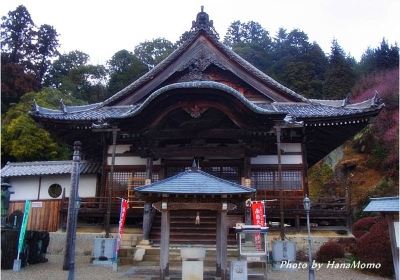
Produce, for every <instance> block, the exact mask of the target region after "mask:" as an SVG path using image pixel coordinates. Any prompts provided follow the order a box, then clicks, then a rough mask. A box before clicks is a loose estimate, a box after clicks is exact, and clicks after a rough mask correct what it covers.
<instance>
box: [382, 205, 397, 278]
mask: <svg viewBox="0 0 400 280" xmlns="http://www.w3.org/2000/svg"><path fill="white" fill-rule="evenodd" d="M384 217H385V219H386V222H387V224H388V227H389V237H390V246H391V247H392V259H393V265H394V275H395V279H396V280H399V250H398V248H397V245H396V235H395V229H394V223H393V214H392V213H388V214H384Z"/></svg>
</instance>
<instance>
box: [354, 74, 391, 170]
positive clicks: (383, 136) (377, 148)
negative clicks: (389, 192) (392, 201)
mask: <svg viewBox="0 0 400 280" xmlns="http://www.w3.org/2000/svg"><path fill="white" fill-rule="evenodd" d="M375 93H377V94H378V98H380V99H382V101H383V102H384V103H385V108H384V109H383V110H382V111H381V113H380V114H379V115H378V116H377V117H376V118H374V119H373V121H372V127H371V130H370V133H371V134H372V137H370V139H373V143H370V145H369V147H371V149H372V151H366V152H369V153H371V154H372V155H375V156H377V159H376V160H375V161H372V162H375V165H376V166H375V167H377V168H379V169H381V170H385V171H386V173H387V175H388V176H389V177H393V178H398V167H399V164H398V163H399V153H398V151H399V68H395V69H392V70H387V71H382V72H379V73H374V74H370V75H368V76H365V77H364V78H363V79H361V80H360V81H359V82H358V83H357V85H356V86H355V87H354V89H353V95H352V102H360V101H363V100H366V99H369V98H371V97H373V96H374V95H375Z"/></svg>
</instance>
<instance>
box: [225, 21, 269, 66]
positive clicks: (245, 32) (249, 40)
mask: <svg viewBox="0 0 400 280" xmlns="http://www.w3.org/2000/svg"><path fill="white" fill-rule="evenodd" d="M224 44H225V45H227V46H229V47H231V48H232V50H233V51H234V52H236V53H237V54H238V55H240V56H241V57H243V58H244V59H246V60H247V61H248V62H250V63H251V64H253V65H254V66H255V67H257V68H258V69H260V70H261V71H266V69H268V67H269V66H270V62H271V57H270V50H271V38H270V37H269V34H268V32H267V31H266V30H265V29H264V28H263V27H262V26H261V25H260V24H259V23H258V22H254V21H249V22H243V23H242V22H240V21H234V22H232V23H231V25H230V26H229V28H228V31H227V33H226V35H225V37H224Z"/></svg>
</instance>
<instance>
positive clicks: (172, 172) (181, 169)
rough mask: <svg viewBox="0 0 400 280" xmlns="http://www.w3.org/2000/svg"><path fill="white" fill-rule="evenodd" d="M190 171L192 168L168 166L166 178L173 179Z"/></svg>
mask: <svg viewBox="0 0 400 280" xmlns="http://www.w3.org/2000/svg"><path fill="white" fill-rule="evenodd" d="M189 169H190V166H186V167H185V166H168V167H167V168H166V173H167V174H166V177H167V178H168V177H172V176H174V175H176V174H179V173H181V172H184V171H187V170H189Z"/></svg>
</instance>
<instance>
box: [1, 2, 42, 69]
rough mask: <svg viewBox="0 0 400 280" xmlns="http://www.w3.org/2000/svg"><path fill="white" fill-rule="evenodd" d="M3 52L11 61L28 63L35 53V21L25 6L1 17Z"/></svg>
mask: <svg viewBox="0 0 400 280" xmlns="http://www.w3.org/2000/svg"><path fill="white" fill-rule="evenodd" d="M1 20H2V22H1V40H2V44H1V52H2V54H7V55H8V56H9V62H10V63H17V64H18V63H22V62H25V63H27V62H28V61H29V58H30V57H31V56H32V55H33V53H34V46H33V42H32V39H33V37H34V35H35V30H34V27H35V25H34V23H33V20H32V18H31V15H30V14H29V12H28V10H27V9H26V7H25V6H22V5H20V6H18V7H17V8H16V9H15V10H14V11H10V12H8V15H7V16H3V17H2V18H1Z"/></svg>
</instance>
